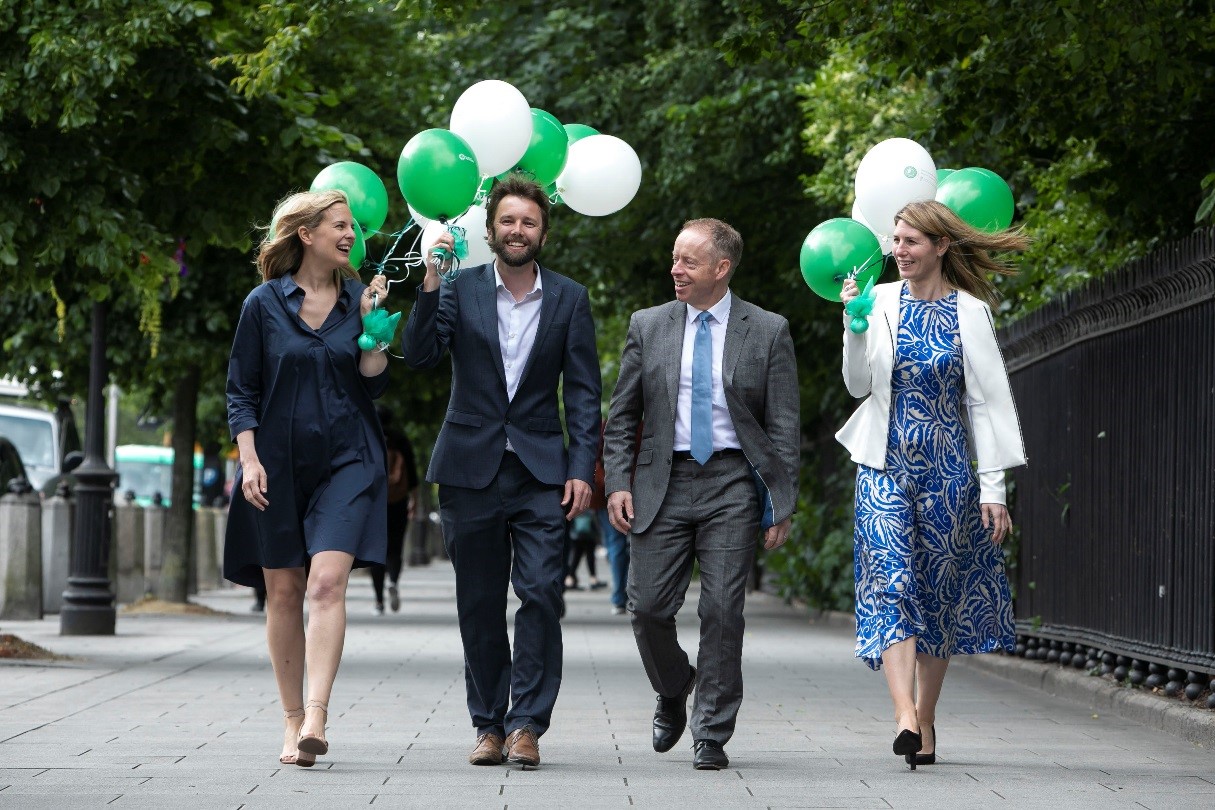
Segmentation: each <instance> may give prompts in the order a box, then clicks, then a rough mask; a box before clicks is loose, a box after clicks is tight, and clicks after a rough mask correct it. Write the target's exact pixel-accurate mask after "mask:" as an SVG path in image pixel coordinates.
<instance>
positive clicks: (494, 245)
mask: <svg viewBox="0 0 1215 810" xmlns="http://www.w3.org/2000/svg"><path fill="white" fill-rule="evenodd" d="M486 242H488V243H489V249H490V250H492V251H493V253H494V255H495V256H497V257H498V258H499V259H501V260H502V262H503V263H504V264H506V265H507V266H509V267H523V266H524V265H527V264H531V263H532V262H533V261H534V260H535V258H536V257H537V256H539V255H540V249H541V248H542V247H543V245H540V244H529V245H528V246H527V248H525V249H524V250H523V252H522V253H518V252H515V251H516V249H515V248H510V247H507V244H506V241H505V240H502V239H499V238H498V237H497V235H494V236H491V237H489V239H487V240H486ZM508 250H509V251H512V253H511V254H508V253H507V251H508Z"/></svg>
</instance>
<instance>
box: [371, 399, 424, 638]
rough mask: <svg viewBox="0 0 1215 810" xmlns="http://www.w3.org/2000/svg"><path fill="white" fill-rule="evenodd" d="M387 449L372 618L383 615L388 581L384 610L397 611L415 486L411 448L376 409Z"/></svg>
mask: <svg viewBox="0 0 1215 810" xmlns="http://www.w3.org/2000/svg"><path fill="white" fill-rule="evenodd" d="M377 412H378V413H379V415H380V424H381V425H382V426H383V428H384V444H385V446H386V447H387V449H388V552H387V556H386V558H385V561H384V564H383V565H373V566H371V587H372V589H373V590H374V591H375V614H376V615H377V616H383V615H384V580H385V578H387V580H388V608H389V610H391V611H392V612H393V613H396V612H398V611H399V610H400V609H401V591H400V579H401V565H402V562H403V556H404V552H405V531H406V530H407V529H408V528H409V521H410V520H412V519H413V510H414V490H415V489H416V488H417V486H418V471H417V465H416V464H415V463H414V457H413V445H412V444H410V442H409V438H408V437H407V436H406V435H405V432H404V431H402V430H401V429H400V428H398V427H397V425H396V424H395V420H394V419H393V417H392V413H391V412H389V411H388V410H387V409H386V408H379V409H378V410H377Z"/></svg>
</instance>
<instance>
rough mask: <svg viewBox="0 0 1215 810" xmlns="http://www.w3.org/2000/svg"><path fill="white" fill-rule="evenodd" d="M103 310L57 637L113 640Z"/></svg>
mask: <svg viewBox="0 0 1215 810" xmlns="http://www.w3.org/2000/svg"><path fill="white" fill-rule="evenodd" d="M105 318H106V305H105V304H104V303H102V302H94V303H93V344H92V347H91V351H90V355H89V396H88V402H87V404H86V411H85V427H84V461H83V462H82V463H81V465H80V466H79V467H77V468H76V471H75V474H76V530H75V534H73V536H72V553H71V567H70V571H69V574H68V580H67V590H65V591H64V592H63V607H62V609H61V611H60V613H59V634H60V635H63V636H112V635H114V621H115V612H114V590H113V588H112V587H111V585H110V576H109V571H110V509H111V508H112V506H113V494H112V493H113V490H114V483H115V481H117V479H118V473H116V472H114V471H113V470H112V469H110V467H109V465H107V464H106V461H105V449H104V444H105V439H104V435H103V431H104V421H103V417H104V408H103V406H102V390H101V389H102V387H103V386H104V385H105V381H106V376H107V375H106V363H105Z"/></svg>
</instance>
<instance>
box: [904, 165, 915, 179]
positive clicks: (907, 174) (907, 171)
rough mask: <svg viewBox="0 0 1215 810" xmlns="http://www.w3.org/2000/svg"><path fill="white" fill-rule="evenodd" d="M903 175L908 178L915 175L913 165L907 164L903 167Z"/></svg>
mask: <svg viewBox="0 0 1215 810" xmlns="http://www.w3.org/2000/svg"><path fill="white" fill-rule="evenodd" d="M903 176H904V177H906V178H907V179H908V180H910V179H911V178H913V177H915V176H916V170H915V166H907V167H905V168H904V169H903Z"/></svg>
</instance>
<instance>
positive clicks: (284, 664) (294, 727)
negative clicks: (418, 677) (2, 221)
mask: <svg viewBox="0 0 1215 810" xmlns="http://www.w3.org/2000/svg"><path fill="white" fill-rule="evenodd" d="M274 220H275V221H276V222H277V225H276V227H275V228H274V231H273V232H271V233H269V234H267V236H266V238H265V240H264V241H263V242H262V244H261V247H260V250H259V251H258V256H257V267H258V269H259V270H260V271H261V275H262V281H263V283H262V284H259V285H258V286H257V287H255V288H254V290H253V292H251V293H249V296H248V297H247V298H246V299H245V303H244V306H243V307H242V308H241V313H240V321H239V322H238V323H237V326H236V336H235V338H234V339H233V341H232V355H231V358H230V359H229V362H228V389H227V390H228V424H229V428H230V429H231V432H232V438H233V440H234V441H235V442H236V445H237V447H238V448H239V450H240V469H239V470H238V471H237V474H236V479H235V481H234V482H233V485H232V504H231V506H230V507H229V512H228V527H227V533H226V535H225V539H224V576H225V577H226V578H227V579H229V580H231V581H233V582H236V583H239V584H241V585H249V586H257V585H262V584H263V583H264V587H265V589H266V641H267V645H268V647H269V650H270V662H271V665H272V666H273V667H274V678H275V681H276V682H277V684H278V692H279V699H280V700H281V701H282V706H283V714H284V724H285V730H284V734H283V750H282V753H281V754H280V755H279V762H281V763H283V764H285V765H289V764H295V765H299V766H302V767H308V766H310V765H312V764H313V763H315V762H316V756H317V755H318V754H324V753H327V752H328V750H329V743H328V741H327V740H326V738H325V721H326V718H327V714H328V703H329V695H330V692H331V690H332V688H333V679H334V677H335V676H336V674H337V669H338V664H339V663H340V662H341V658H342V645H343V641H344V639H345V635H346V586H347V583H348V581H349V579H350V569H351V568H352V567H355V566H367V565H372V564H381V565H382V564H383V563H384V555H385V550H386V548H387V544H388V530H387V522H388V518H387V515H388V498H387V492H388V486H387V472H386V469H385V462H384V434H383V432H382V431H381V429H380V421H379V418H378V417H377V416H376V412H375V406H374V404H373V403H372V399H374V398H375V397H378V396H380V394H382V393H383V392H384V389H385V387H386V386H387V384H388V371H387V367H388V360H387V358H386V357H385V356H384V354H383V353H381V352H378V351H364V350H362V349H360V348H359V346H358V338H359V335H361V334H362V332H363V325H362V316H363V315H366V314H367V313H368V312H369V311H370V310H371V309H372V306H373V304H374V296H376V295H378V296H379V300H380V301H383V300H384V299H385V298H387V296H388V288H387V284H386V282H385V280H384V278H383V276H376V277H375V278H374V279H373V280H372V282H371V284H370V285H368V286H364V285H363V283H362V282H360V281H359V279H358V274H357V273H356V272H355V271H354V269H353V268H352V267H351V266H350V248H351V246H352V245H353V244H354V240H355V232H354V219H353V217H352V216H351V213H350V207H349V206H348V205H347V203H346V195H345V194H343V193H342V192H340V191H324V192H314V193H313V192H305V193H301V194H293V195H291V196H290V197H288V198H287V199H285V200H284V201H283V202H281V203H280V204H279V205H278V207H277V208H276V209H275V216H274ZM305 596H307V599H308V633H307V636H306V643H305V633H304V621H303V608H304V598H305ZM305 670H306V671H307V676H308V695H307V697H308V699H307V701H305V700H304V674H305Z"/></svg>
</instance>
